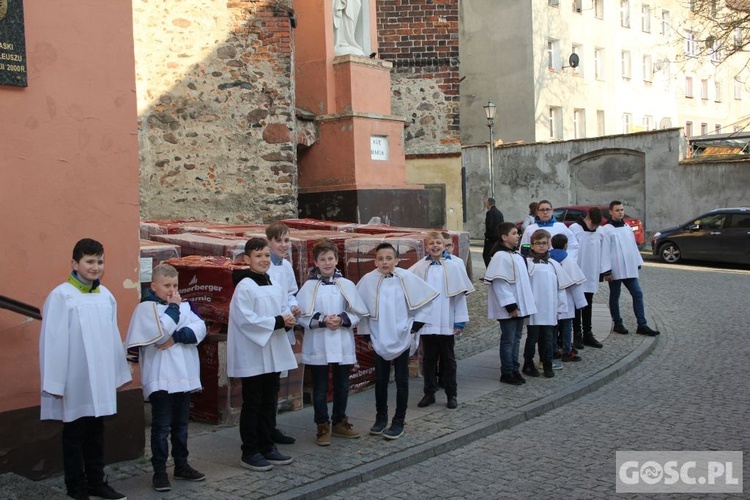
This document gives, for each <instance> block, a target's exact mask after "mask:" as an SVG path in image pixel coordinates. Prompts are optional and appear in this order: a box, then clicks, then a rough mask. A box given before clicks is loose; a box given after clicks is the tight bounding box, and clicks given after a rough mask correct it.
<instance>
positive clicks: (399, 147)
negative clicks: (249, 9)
mask: <svg viewBox="0 0 750 500" xmlns="http://www.w3.org/2000/svg"><path fill="white" fill-rule="evenodd" d="M314 3H315V2H304V6H303V5H302V4H301V5H300V7H301V10H298V11H297V13H298V15H299V16H300V24H299V27H298V29H297V31H296V32H295V37H296V38H297V40H296V41H297V43H296V45H297V47H300V53H299V57H298V59H297V68H296V69H297V71H296V75H297V76H296V82H297V94H296V95H297V105H298V106H299V107H301V108H303V109H305V110H307V111H311V112H312V113H313V114H315V115H316V117H315V125H316V127H317V129H318V140H317V141H316V142H315V144H313V145H312V146H310V147H309V148H307V149H304V150H300V151H299V155H298V162H299V211H300V216H303V217H316V218H321V219H328V220H341V221H357V222H367V221H368V220H369V219H370V218H371V217H375V216H378V217H381V218H382V219H383V221H390V223H392V224H405V225H409V226H419V225H422V226H426V223H427V217H426V215H427V209H428V207H427V205H428V203H427V194H426V193H425V191H424V188H423V187H422V186H415V185H408V184H407V182H406V158H405V153H404V138H403V135H404V123H405V122H406V119H405V118H403V117H399V116H394V115H392V114H391V75H390V73H391V68H392V64H391V63H390V62H388V61H384V60H382V59H376V58H370V57H363V56H357V55H341V56H334V55H333V43H332V40H333V33H332V31H333V30H332V17H328V16H327V14H326V13H327V12H330V11H328V9H329V2H321V3H322V5H321V7H322V10H318V9H314V8H313V7H314V5H313V4H314ZM372 7H373V9H374V2H373V4H372ZM308 9H309V10H308ZM303 16H304V17H305V19H303ZM307 16H310V17H311V18H312V19H313V20H312V21H311V20H310V19H307ZM371 19H372V20H373V21H374V19H375V17H374V15H373V16H371ZM313 21H314V22H313ZM314 23H320V24H318V25H317V26H315V24H314ZM371 29H372V33H373V35H374V33H375V25H374V22H373V23H372V26H371ZM321 39H322V40H328V41H329V42H330V43H321ZM371 39H372V40H376V39H377V37H376V36H372V37H371ZM302 47H304V48H302ZM373 50H375V49H373Z"/></svg>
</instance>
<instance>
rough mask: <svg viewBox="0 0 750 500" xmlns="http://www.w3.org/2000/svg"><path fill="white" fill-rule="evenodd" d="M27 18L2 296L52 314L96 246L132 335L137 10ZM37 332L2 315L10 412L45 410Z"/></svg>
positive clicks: (80, 0) (13, 92)
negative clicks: (75, 261)
mask: <svg viewBox="0 0 750 500" xmlns="http://www.w3.org/2000/svg"><path fill="white" fill-rule="evenodd" d="M24 17H25V24H26V47H27V62H28V84H29V85H28V87H27V88H25V89H21V88H14V87H4V86H0V171H1V172H2V182H0V213H1V214H2V217H0V235H2V244H0V294H2V295H6V296H10V297H12V298H15V299H18V300H21V301H23V302H27V303H30V304H33V305H36V306H38V307H39V308H40V309H41V307H42V304H43V303H44V300H45V298H46V296H47V294H48V293H49V291H50V290H51V289H52V288H54V287H55V286H56V285H57V284H59V283H61V282H62V281H64V280H65V279H66V278H67V275H68V273H69V272H70V260H71V251H72V248H73V245H74V244H75V242H76V241H77V240H79V239H80V238H83V237H91V238H94V239H97V240H99V241H101V242H102V243H103V245H104V249H105V274H104V278H103V282H104V284H105V285H106V286H107V287H108V288H109V289H110V290H111V291H112V293H113V294H114V295H115V298H116V299H117V301H118V319H119V326H120V331H121V334H122V335H124V334H125V332H126V331H127V325H128V321H129V319H130V314H131V313H132V311H133V308H134V307H135V305H136V303H137V301H138V294H137V291H136V289H135V288H134V286H135V284H136V283H137V282H138V273H137V268H138V149H137V123H136V121H137V118H136V117H137V113H136V96H135V76H134V67H135V62H134V58H133V22H132V17H131V2H130V1H129V0H107V1H101V0H32V1H28V0H27V1H26V2H24ZM25 320H26V318H25V317H23V316H21V315H18V314H15V313H11V312H10V311H6V310H0V339H2V345H3V348H2V349H0V412H5V411H9V410H13V409H20V408H27V407H31V406H36V405H38V404H39V362H38V342H39V327H40V324H41V323H40V322H38V321H33V322H27V321H25Z"/></svg>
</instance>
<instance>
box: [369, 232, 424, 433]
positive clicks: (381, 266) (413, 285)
mask: <svg viewBox="0 0 750 500" xmlns="http://www.w3.org/2000/svg"><path fill="white" fill-rule="evenodd" d="M397 264H398V255H397V254H396V249H395V248H394V247H393V245H391V244H390V243H381V244H379V245H378V246H377V247H376V248H375V266H376V269H375V270H373V271H371V272H369V273H367V274H365V275H364V276H363V277H362V279H360V280H359V283H357V290H358V291H359V294H360V296H361V297H362V299H363V300H364V302H365V305H366V306H367V310H368V311H369V314H370V316H369V317H368V318H366V319H363V320H362V321H361V322H360V325H359V332H358V333H359V334H361V335H366V338H367V340H368V341H370V342H371V343H372V346H373V348H374V349H375V409H376V416H375V424H374V425H373V426H372V427H371V428H370V434H372V435H382V436H383V437H384V438H386V439H398V438H400V437H401V436H402V435H403V434H404V421H405V419H406V406H407V403H408V401H409V356H410V355H411V354H413V353H414V352H416V350H417V339H416V333H417V332H418V331H419V329H420V328H422V326H424V323H425V322H426V321H427V320H428V319H429V314H430V302H431V301H433V300H434V299H435V298H436V297H437V296H438V292H437V290H435V289H433V288H432V287H431V286H430V285H428V284H427V283H425V282H424V281H422V280H421V279H419V278H418V277H417V276H416V275H415V274H414V273H411V272H409V271H407V270H405V269H400V268H397V267H396V265H397ZM391 362H393V365H394V369H395V373H396V413H395V415H394V417H393V421H392V422H391V426H390V427H389V428H388V429H386V427H388V379H389V378H390V376H391Z"/></svg>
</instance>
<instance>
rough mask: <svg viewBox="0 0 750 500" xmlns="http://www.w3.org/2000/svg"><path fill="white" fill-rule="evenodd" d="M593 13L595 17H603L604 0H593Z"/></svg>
mask: <svg viewBox="0 0 750 500" xmlns="http://www.w3.org/2000/svg"><path fill="white" fill-rule="evenodd" d="M594 15H595V16H596V18H597V19H604V0H594Z"/></svg>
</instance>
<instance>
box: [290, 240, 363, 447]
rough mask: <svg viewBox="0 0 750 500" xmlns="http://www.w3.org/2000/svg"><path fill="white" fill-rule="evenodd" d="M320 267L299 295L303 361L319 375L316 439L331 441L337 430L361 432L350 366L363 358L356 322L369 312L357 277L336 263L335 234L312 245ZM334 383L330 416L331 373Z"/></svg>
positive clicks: (316, 381) (323, 442) (315, 393)
mask: <svg viewBox="0 0 750 500" xmlns="http://www.w3.org/2000/svg"><path fill="white" fill-rule="evenodd" d="M312 253H313V259H315V264H316V267H314V268H313V269H312V271H311V272H310V277H309V279H308V280H307V281H306V282H305V284H304V285H302V288H301V289H300V291H299V293H298V294H297V300H298V302H299V305H300V309H301V311H302V316H301V317H300V320H299V321H300V323H301V324H302V326H303V327H304V328H305V338H304V341H303V342H302V362H303V363H305V364H306V365H307V366H309V367H310V371H311V372H312V378H313V408H314V410H315V416H314V419H315V424H316V425H317V427H318V432H317V438H316V443H317V444H318V445H319V446H328V445H330V444H331V434H333V435H334V436H339V437H343V438H349V439H355V438H358V437H359V433H357V432H356V431H355V430H354V429H353V427H352V424H350V423H349V419H348V418H347V416H346V405H347V401H348V399H349V372H350V370H351V368H352V365H354V364H355V363H356V362H357V350H356V346H355V345H354V327H355V326H357V324H359V320H360V318H361V317H364V316H367V314H368V313H367V306H365V303H364V302H363V301H362V298H361V297H360V296H359V293H358V292H357V288H356V287H355V286H354V283H352V282H351V281H349V280H348V279H346V278H343V277H342V276H341V273H339V272H338V269H336V264H338V250H337V248H336V245H335V244H334V243H333V242H332V241H331V240H327V239H324V240H320V241H318V242H317V243H315V246H313V249H312ZM329 372H330V374H331V385H333V413H332V414H331V419H330V420H329V418H328V403H327V402H326V398H327V396H328V385H329V384H328V374H329Z"/></svg>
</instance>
